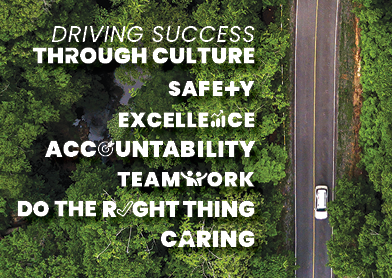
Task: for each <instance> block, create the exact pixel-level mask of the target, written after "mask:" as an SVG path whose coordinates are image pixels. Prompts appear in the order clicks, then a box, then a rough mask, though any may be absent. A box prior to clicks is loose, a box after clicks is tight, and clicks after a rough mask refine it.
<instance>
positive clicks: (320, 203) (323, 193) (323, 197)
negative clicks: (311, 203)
mask: <svg viewBox="0 0 392 278" xmlns="http://www.w3.org/2000/svg"><path fill="white" fill-rule="evenodd" d="M316 196H317V210H320V211H324V210H325V209H326V208H327V204H326V201H327V190H325V189H319V190H317V192H316Z"/></svg>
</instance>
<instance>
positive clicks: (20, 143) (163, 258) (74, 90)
mask: <svg viewBox="0 0 392 278" xmlns="http://www.w3.org/2000/svg"><path fill="white" fill-rule="evenodd" d="M97 2H98V3H99V4H100V5H98V4H97V3H95V2H94V1H89V0H83V1H77V0H55V1H43V2H41V1H39V2H38V1H29V0H18V1H2V2H1V3H0V17H2V18H1V19H2V20H1V23H0V24H1V28H0V30H1V31H0V52H1V58H0V59H1V60H0V71H1V75H0V100H1V102H0V114H1V117H2V121H1V123H0V129H1V135H0V141H1V142H0V192H1V194H0V216H1V219H0V220H1V222H0V230H2V231H3V235H4V237H3V238H2V239H1V240H0V254H1V255H0V256H1V259H0V276H1V277H282V278H283V277H292V276H293V271H294V258H293V254H292V253H291V252H288V251H285V248H284V246H283V238H284V237H283V236H282V231H281V228H280V219H281V215H282V201H283V196H282V194H281V192H280V191H281V189H280V187H279V182H280V181H282V179H284V177H285V166H286V163H287V159H288V155H287V151H286V149H285V146H284V145H283V127H282V126H283V122H284V121H285V120H286V119H285V117H284V115H285V114H286V115H287V113H284V112H285V111H286V109H287V107H288V105H289V97H288V94H287V88H285V87H284V86H283V85H282V75H281V71H280V69H281V66H282V64H283V63H284V59H283V58H284V56H285V54H286V52H287V50H288V46H289V38H288V32H287V30H286V27H287V26H284V25H283V27H284V28H283V29H281V28H280V23H281V20H282V19H281V18H280V17H279V15H278V14H277V15H276V18H275V22H268V23H269V24H268V25H267V24H266V23H265V22H263V17H262V12H263V11H264V10H265V9H267V8H268V7H271V6H275V7H277V6H279V5H280V4H285V2H284V1H280V0H273V1H267V0H263V1H252V0H245V1H233V0H214V1H201V0H194V1H191V0H181V1H154V0H150V1H145V0H141V1H135V0H112V1H111V2H105V1H97ZM71 25H77V26H89V25H92V26H101V25H109V26H118V27H119V29H121V28H122V26H127V28H128V27H129V26H132V25H138V26H142V27H143V30H145V32H144V34H145V36H144V37H143V41H142V44H143V47H149V48H155V47H165V48H168V47H192V48H195V47H216V45H218V43H217V42H216V41H214V40H213V41H212V42H209V43H204V42H202V41H200V40H195V41H193V42H191V43H188V44H186V43H184V42H183V41H178V42H176V43H167V42H162V43H158V44H154V43H152V40H151V37H150V35H151V30H152V27H154V26H158V25H161V26H163V27H167V26H169V25H172V26H174V25H181V26H189V25H193V26H196V27H204V26H207V25H210V26H234V25H237V26H240V27H242V28H243V27H245V26H249V25H251V26H253V27H254V28H255V31H254V37H255V39H254V40H253V41H252V42H250V43H246V42H244V41H240V42H238V43H233V42H230V41H228V42H226V43H224V44H222V45H221V46H220V47H240V48H243V47H254V48H255V50H256V51H255V64H240V65H236V64H229V63H224V64H214V63H212V62H211V63H207V64H201V63H200V62H197V63H195V64H191V65H187V64H180V65H176V66H174V65H173V64H170V63H166V64H164V65H157V64H155V63H153V62H152V61H150V60H149V61H148V63H147V64H139V65H138V66H132V65H126V66H123V67H120V68H118V69H117V71H116V74H117V76H118V78H120V79H121V80H122V81H123V82H128V83H131V79H130V76H129V74H128V73H129V72H131V73H132V76H133V77H142V76H141V75H144V76H145V85H144V86H143V87H142V88H141V89H139V90H137V91H136V92H134V98H133V99H132V100H131V101H130V103H129V105H128V106H120V107H119V108H118V111H130V110H132V111H136V112H141V111H147V112H149V111H156V112H160V113H162V112H168V111H180V112H192V113H198V112H209V113H210V114H212V113H219V110H221V109H222V110H224V113H225V114H228V113H230V112H239V113H244V112H252V111H254V112H255V113H256V114H257V120H256V125H255V127H254V128H242V127H240V128H236V129H233V128H220V129H217V128H198V129H170V130H169V129H167V130H166V129H157V128H156V129H149V128H144V129H141V128H135V129H130V128H129V129H126V128H119V127H118V124H117V121H118V117H116V115H114V117H113V120H112V121H110V122H109V124H108V128H109V132H110V136H111V137H112V138H113V139H115V140H157V138H160V140H163V141H165V142H166V141H168V140H174V141H177V142H178V141H181V140H193V141H214V142H216V141H218V140H221V141H230V140H238V141H239V140H242V141H251V140H252V141H255V142H256V144H255V147H254V148H253V151H252V155H251V157H250V158H245V157H242V156H241V153H238V155H236V157H235V158H234V159H211V158H204V159H203V158H199V159H195V158H194V159H188V158H178V159H168V158H162V157H159V158H151V157H150V158H137V159H129V158H126V159H119V158H117V159H112V160H110V161H106V162H105V163H102V161H101V160H100V159H99V158H97V157H94V158H91V159H75V160H66V159H55V158H50V159H49V158H45V157H44V155H45V152H46V149H47V147H48V143H49V141H50V140H57V141H59V142H60V143H63V142H65V141H67V140H71V139H72V140H76V141H79V142H80V141H82V140H81V138H80V136H79V137H78V134H77V133H76V132H72V131H71V130H72V128H71V125H72V123H73V121H74V119H75V118H76V117H77V111H78V109H77V108H87V107H88V106H90V107H89V108H90V109H91V106H94V109H98V108H99V107H102V103H105V101H106V102H108V101H109V99H110V98H111V97H113V95H112V94H111V93H110V91H111V90H112V84H111V82H108V81H107V79H108V78H110V77H109V75H105V73H104V67H102V66H100V65H98V64H94V65H82V64H79V65H77V66H75V65H49V64H46V63H43V64H37V62H36V56H35V53H33V52H32V48H33V47H65V46H67V47H69V46H72V47H77V48H84V47H93V48H97V47H114V48H118V47H127V48H131V47H137V46H139V44H138V43H133V44H132V43H130V42H129V41H127V40H125V41H124V42H123V43H121V42H119V41H114V42H113V43H110V42H102V41H101V42H96V43H93V42H92V41H87V42H84V43H76V42H72V43H67V42H65V41H63V42H62V43H52V42H51V38H52V32H53V28H54V26H65V27H69V26H71ZM172 80H177V81H182V80H184V81H185V80H193V81H196V82H197V81H199V80H209V81H213V80H221V81H223V82H224V85H228V84H229V82H230V81H240V80H243V81H250V80H253V81H254V86H253V89H252V90H251V95H250V97H244V96H243V94H238V96H236V97H229V96H228V95H227V94H226V95H224V96H223V97H211V96H206V97H187V98H182V97H176V98H175V97H171V96H169V95H168V94H167V90H168V87H167V85H168V82H170V81H172ZM98 100H99V101H98ZM64 130H67V131H68V132H65V131H64ZM163 170H165V171H169V172H174V171H177V172H178V171H181V172H186V171H189V170H192V171H193V172H195V171H202V172H211V171H214V172H221V173H223V172H227V171H232V172H240V171H244V172H254V175H253V177H252V182H253V183H254V184H255V188H251V189H249V188H212V187H200V188H197V189H196V188H194V189H193V188H192V190H189V188H186V187H184V186H183V185H182V186H181V187H179V188H170V189H161V188H155V189H151V188H149V189H147V190H146V189H139V188H138V189H135V188H131V187H126V188H121V187H120V183H119V182H120V180H119V177H118V176H117V172H118V171H131V172H132V171H142V172H145V173H146V172H156V173H157V174H158V175H159V173H160V172H161V171H163ZM128 181H130V180H128ZM61 199H63V200H75V201H77V200H97V201H98V206H97V207H99V205H100V204H101V203H102V201H104V200H111V199H115V200H116V202H117V204H118V206H119V207H121V205H125V204H126V203H127V202H128V201H130V200H134V201H136V200H143V201H150V200H154V201H161V200H166V201H168V200H178V201H184V200H200V201H203V200H204V201H207V200H229V201H234V200H237V201H245V200H249V201H252V202H253V203H254V204H255V208H256V209H255V211H256V213H255V215H253V216H252V217H250V218H243V217H238V218H232V217H228V218H205V219H203V218H197V217H193V218H187V217H176V218H169V217H164V218H158V217H156V218H150V217H144V218H136V217H131V216H130V217H123V218H119V217H117V218H105V219H104V218H103V217H102V214H101V211H99V210H98V213H97V216H96V217H92V218H91V217H84V218H82V217H67V216H65V217H57V216H55V213H53V214H52V215H51V216H48V217H44V218H37V217H28V218H26V219H25V221H26V223H24V224H23V227H22V228H20V229H19V230H17V231H13V232H12V233H9V232H7V231H9V228H10V227H11V226H12V225H15V224H16V223H15V213H16V202H17V201H18V200H28V201H30V202H36V201H38V200H44V201H46V202H48V203H49V204H53V201H54V200H61ZM52 210H54V207H52ZM178 213H179V215H183V212H181V211H180V212H178ZM201 229H203V230H212V229H213V230H220V231H221V230H226V231H231V230H237V231H243V230H250V231H252V232H253V233H254V234H255V244H254V245H253V246H252V247H250V248H242V247H237V248H177V247H174V248H165V247H164V246H163V245H162V243H161V242H160V235H161V234H162V232H164V231H166V230H173V231H176V232H177V233H178V234H179V235H180V234H181V232H182V231H184V230H190V231H192V232H195V231H198V230H201Z"/></svg>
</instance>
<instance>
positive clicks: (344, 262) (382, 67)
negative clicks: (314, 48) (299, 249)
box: [328, 0, 392, 277]
mask: <svg viewBox="0 0 392 278" xmlns="http://www.w3.org/2000/svg"><path fill="white" fill-rule="evenodd" d="M357 2H358V3H359V4H360V5H359V7H358V8H356V11H355V12H356V14H357V16H358V17H359V20H360V28H361V29H362V31H361V56H362V63H361V66H362V69H361V75H362V76H361V84H362V88H363V98H364V101H363V107H362V114H361V129H360V133H359V135H360V144H361V147H362V159H361V167H362V168H363V169H364V172H365V173H366V175H364V176H363V177H362V178H361V179H360V180H357V179H354V180H353V181H349V180H347V179H344V180H341V181H339V183H338V186H337V192H336V201H334V202H332V204H331V205H330V206H329V211H330V215H331V216H330V222H331V224H332V225H333V227H334V230H333V232H334V235H333V239H332V240H331V241H330V242H329V243H328V249H329V256H330V257H329V258H330V265H331V267H332V268H333V269H334V272H335V273H336V274H337V275H339V276H341V277H391V276H392V264H391V254H392V252H391V251H392V247H391V246H392V245H391V243H392V234H391V230H392V229H391V228H392V218H391V217H392V214H391V212H392V211H391V207H392V201H391V200H392V199H391V193H392V188H391V186H392V183H391V181H392V180H391V177H392V176H391V175H392V172H391V170H392V136H391V135H392V133H391V130H392V129H391V127H392V98H391V92H392V82H391V81H392V79H391V76H392V75H391V73H392V72H391V66H392V53H391V49H392V41H391V37H392V29H391V18H392V12H391V11H392V9H391V8H392V2H391V1H378V0H371V1H364V0H360V1H357ZM390 65H391V66H390Z"/></svg>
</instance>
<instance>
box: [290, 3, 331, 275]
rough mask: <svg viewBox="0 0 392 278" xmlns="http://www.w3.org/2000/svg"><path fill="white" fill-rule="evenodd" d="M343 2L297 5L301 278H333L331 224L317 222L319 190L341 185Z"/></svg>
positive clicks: (296, 125)
mask: <svg viewBox="0 0 392 278" xmlns="http://www.w3.org/2000/svg"><path fill="white" fill-rule="evenodd" d="M337 1H338V0H297V5H296V34H295V36H296V37H295V112H294V113H295V119H294V129H295V132H294V133H295V136H294V149H295V150H294V160H295V163H294V167H295V169H294V170H295V192H296V193H295V194H296V196H295V200H296V202H295V232H296V235H295V240H296V242H295V243H296V247H295V248H296V249H295V251H296V258H297V264H298V265H299V266H300V268H299V269H298V270H297V272H296V275H297V277H299V278H302V277H304V278H309V277H316V278H324V277H332V275H333V274H332V270H331V268H329V267H327V266H326V264H327V263H328V256H327V247H326V242H327V241H328V240H329V239H330V237H331V233H332V229H331V227H330V225H329V222H328V220H315V218H314V187H315V185H317V184H326V185H328V187H329V189H330V190H329V198H330V200H331V198H332V194H331V193H332V192H331V191H332V189H333V187H334V184H335V142H336V140H335V138H336V131H335V130H336V90H337V87H336V78H337V77H336V71H335V69H336V59H337V56H336V55H337V51H338V49H337V47H336V42H337V39H336V36H337V20H338V17H337V13H338V2H337Z"/></svg>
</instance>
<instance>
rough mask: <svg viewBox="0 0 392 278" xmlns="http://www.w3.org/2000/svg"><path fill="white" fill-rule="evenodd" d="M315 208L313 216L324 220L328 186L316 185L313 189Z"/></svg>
mask: <svg viewBox="0 0 392 278" xmlns="http://www.w3.org/2000/svg"><path fill="white" fill-rule="evenodd" d="M315 201H316V202H315V208H314V216H315V217H316V219H326V218H327V217H328V213H327V202H328V186H326V185H317V186H316V188H315Z"/></svg>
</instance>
